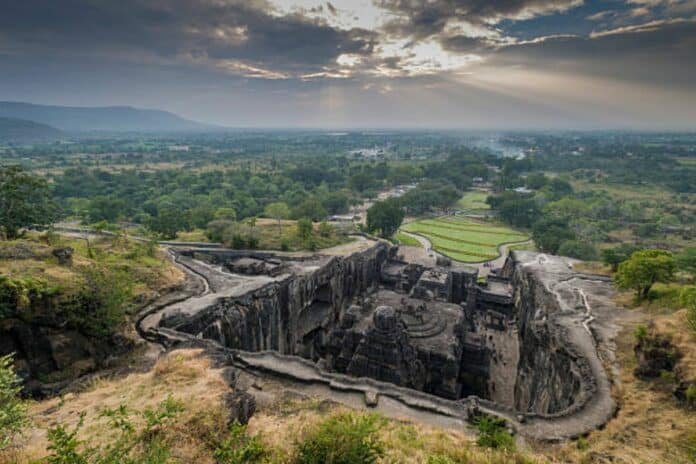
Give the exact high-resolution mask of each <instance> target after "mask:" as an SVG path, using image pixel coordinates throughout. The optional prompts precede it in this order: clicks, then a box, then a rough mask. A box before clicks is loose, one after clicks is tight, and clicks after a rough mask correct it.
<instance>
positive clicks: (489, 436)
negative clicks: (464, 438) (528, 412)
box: [474, 416, 515, 451]
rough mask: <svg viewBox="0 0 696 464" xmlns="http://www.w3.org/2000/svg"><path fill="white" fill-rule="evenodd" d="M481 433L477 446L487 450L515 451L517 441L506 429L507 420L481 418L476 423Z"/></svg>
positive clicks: (489, 417) (488, 417) (490, 417)
mask: <svg viewBox="0 0 696 464" xmlns="http://www.w3.org/2000/svg"><path fill="white" fill-rule="evenodd" d="M474 424H475V425H476V428H477V429H478V432H479V437H478V439H477V440H476V444H478V445H479V446H483V447H485V448H493V449H504V450H509V451H512V450H514V449H515V439H514V437H513V436H512V435H511V434H510V432H508V431H507V429H506V428H505V420H503V419H499V418H497V417H492V416H481V417H479V418H478V419H476V421H475V422H474Z"/></svg>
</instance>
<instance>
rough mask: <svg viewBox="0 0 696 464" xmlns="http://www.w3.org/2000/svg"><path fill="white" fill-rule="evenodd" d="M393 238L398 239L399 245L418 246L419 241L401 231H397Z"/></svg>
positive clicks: (419, 244)
mask: <svg viewBox="0 0 696 464" xmlns="http://www.w3.org/2000/svg"><path fill="white" fill-rule="evenodd" d="M394 239H395V240H398V241H399V244H400V245H405V246H414V247H420V246H421V243H420V242H419V241H418V240H416V239H415V238H413V237H411V236H409V235H406V234H404V233H402V232H397V233H395V234H394Z"/></svg>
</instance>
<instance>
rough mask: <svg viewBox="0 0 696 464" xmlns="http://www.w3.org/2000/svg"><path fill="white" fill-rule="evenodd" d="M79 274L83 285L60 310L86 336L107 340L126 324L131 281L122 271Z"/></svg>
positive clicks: (92, 270) (89, 269)
mask: <svg viewBox="0 0 696 464" xmlns="http://www.w3.org/2000/svg"><path fill="white" fill-rule="evenodd" d="M81 270H82V274H83V275H84V278H85V281H84V283H83V285H82V287H81V288H80V289H79V291H78V292H77V294H76V295H73V296H72V298H71V299H69V300H66V301H63V302H61V310H62V311H64V312H65V318H66V319H67V320H68V321H69V322H70V324H71V325H72V326H73V327H77V328H79V329H80V330H82V331H83V332H84V333H85V334H87V335H93V336H109V335H111V334H113V333H114V331H115V330H116V329H117V328H118V326H119V325H120V324H121V323H123V321H124V320H125V317H126V314H127V312H128V308H129V307H128V304H129V302H130V300H131V296H132V292H133V280H132V277H131V276H130V275H129V274H128V273H127V272H125V271H111V270H108V269H106V268H104V267H101V266H96V265H95V266H86V267H84V268H82V269H81Z"/></svg>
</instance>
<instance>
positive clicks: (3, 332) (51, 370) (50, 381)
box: [0, 302, 134, 396]
mask: <svg viewBox="0 0 696 464" xmlns="http://www.w3.org/2000/svg"><path fill="white" fill-rule="evenodd" d="M44 303H45V304H46V307H45V308H34V309H33V310H32V312H33V313H34V314H47V315H50V314H51V305H50V304H49V303H48V302H44ZM133 345H134V342H133V340H131V339H127V338H125V337H123V336H121V335H114V336H112V337H106V338H103V339H95V338H94V337H87V336H85V335H84V334H82V333H80V332H79V331H77V330H74V329H66V328H65V327H64V321H60V320H58V321H56V320H52V318H51V317H50V316H49V317H34V318H32V319H31V320H25V319H20V318H7V319H3V320H1V321H0V354H6V353H13V354H14V361H15V366H16V369H17V373H18V374H19V375H20V376H21V377H22V378H23V379H24V389H25V391H26V392H27V393H28V394H30V395H31V396H44V395H48V394H53V393H55V392H57V391H59V390H60V389H61V388H63V387H65V386H66V385H67V384H68V383H69V382H70V381H72V380H74V379H75V378H77V377H79V376H80V375H83V374H86V373H89V372H92V371H94V370H95V369H99V368H104V367H106V366H107V364H108V360H109V358H110V357H112V356H116V355H119V354H123V353H125V352H127V351H129V350H130V349H132V348H133Z"/></svg>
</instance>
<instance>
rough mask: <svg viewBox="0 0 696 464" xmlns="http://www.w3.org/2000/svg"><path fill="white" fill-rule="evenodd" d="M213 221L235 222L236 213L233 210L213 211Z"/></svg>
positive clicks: (221, 209) (219, 209) (220, 209)
mask: <svg viewBox="0 0 696 464" xmlns="http://www.w3.org/2000/svg"><path fill="white" fill-rule="evenodd" d="M215 219H221V220H226V221H236V220H237V212H236V211H235V210H234V208H218V209H216V210H215Z"/></svg>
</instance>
